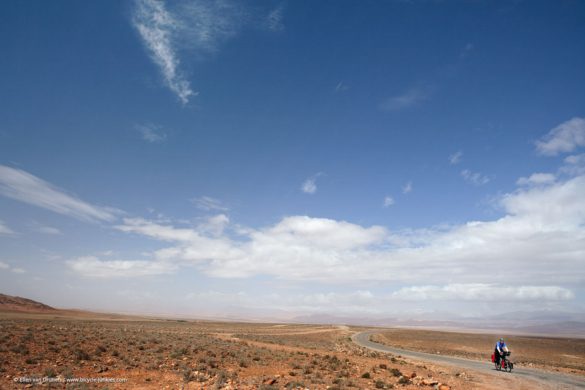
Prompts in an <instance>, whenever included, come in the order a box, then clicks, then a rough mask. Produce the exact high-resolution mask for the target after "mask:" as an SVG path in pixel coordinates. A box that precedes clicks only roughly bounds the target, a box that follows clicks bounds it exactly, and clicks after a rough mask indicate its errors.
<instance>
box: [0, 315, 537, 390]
mask: <svg viewBox="0 0 585 390" xmlns="http://www.w3.org/2000/svg"><path fill="white" fill-rule="evenodd" d="M363 329H365V328H348V327H340V326H326V325H321V326H314V325H284V324H247V323H220V322H205V321H183V320H165V319H152V318H139V317H125V316H118V315H96V314H92V313H82V314H80V313H77V312H59V313H52V314H27V313H0V388H2V389H12V388H14V389H22V388H27V386H28V388H30V387H40V385H39V386H37V385H33V384H31V383H18V382H14V380H15V379H16V380H19V379H20V378H24V379H30V378H52V379H51V380H59V381H61V383H53V384H44V385H43V387H46V388H59V389H63V388H66V389H94V388H96V389H287V388H288V389H293V388H302V389H304V388H309V389H352V388H355V389H376V388H381V389H383V388H386V389H390V388H400V389H421V388H423V389H424V388H428V389H434V388H439V387H438V386H439V385H440V384H444V385H445V386H444V387H442V388H443V389H449V388H451V389H466V390H467V389H493V388H503V387H506V388H514V389H534V388H535V387H534V384H533V383H531V382H526V381H522V380H518V379H515V378H513V377H502V378H493V377H491V376H489V375H485V374H482V373H479V372H473V371H463V370H461V369H455V368H453V367H445V366H441V365H436V364H423V363H420V362H417V361H410V360H408V359H403V358H400V357H397V356H392V355H389V354H383V353H378V352H372V351H370V350H367V349H365V348H361V347H358V346H356V345H355V344H354V343H352V342H351V337H350V336H351V335H352V334H353V333H355V332H356V331H361V330H363ZM76 378H93V379H92V380H98V379H95V378H101V379H99V380H113V379H124V380H125V382H123V383H111V382H109V383H108V382H102V383H98V384H96V383H90V384H88V383H81V384H80V383H69V384H64V383H62V382H63V381H65V380H67V379H69V380H71V379H73V380H76Z"/></svg>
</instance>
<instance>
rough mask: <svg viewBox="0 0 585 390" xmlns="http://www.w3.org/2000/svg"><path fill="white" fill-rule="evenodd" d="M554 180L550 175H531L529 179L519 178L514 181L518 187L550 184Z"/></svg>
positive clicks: (554, 177) (553, 176)
mask: <svg viewBox="0 0 585 390" xmlns="http://www.w3.org/2000/svg"><path fill="white" fill-rule="evenodd" d="M555 180H556V176H555V175H553V174H552V173H533V174H532V175H530V177H521V178H520V179H518V181H516V184H518V185H519V186H528V185H542V184H551V183H554V181H555Z"/></svg>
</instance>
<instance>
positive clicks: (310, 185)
mask: <svg viewBox="0 0 585 390" xmlns="http://www.w3.org/2000/svg"><path fill="white" fill-rule="evenodd" d="M321 175H322V173H317V174H316V175H313V176H311V177H309V178H308V179H307V180H305V181H304V182H303V184H302V185H301V191H303V192H304V193H305V194H314V193H315V192H317V179H318V178H319V176H321Z"/></svg>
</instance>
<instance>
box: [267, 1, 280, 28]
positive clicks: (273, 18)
mask: <svg viewBox="0 0 585 390" xmlns="http://www.w3.org/2000/svg"><path fill="white" fill-rule="evenodd" d="M283 11H284V6H283V5H280V6H278V7H276V8H275V9H273V10H272V11H270V12H269V13H268V16H267V17H266V23H267V26H268V29H269V30H271V31H282V30H284V24H283V23H282V17H283Z"/></svg>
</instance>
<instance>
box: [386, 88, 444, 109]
mask: <svg viewBox="0 0 585 390" xmlns="http://www.w3.org/2000/svg"><path fill="white" fill-rule="evenodd" d="M432 91H433V88H432V87H430V86H428V85H416V86H414V87H411V88H409V89H407V90H406V91H404V92H403V93H402V94H400V95H396V96H392V97H390V98H388V99H386V100H385V101H383V102H382V103H380V105H379V106H378V107H379V108H380V110H382V111H399V110H404V109H407V108H411V107H414V106H417V105H419V104H420V103H422V102H424V101H426V100H428V99H430V97H431V95H432Z"/></svg>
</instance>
